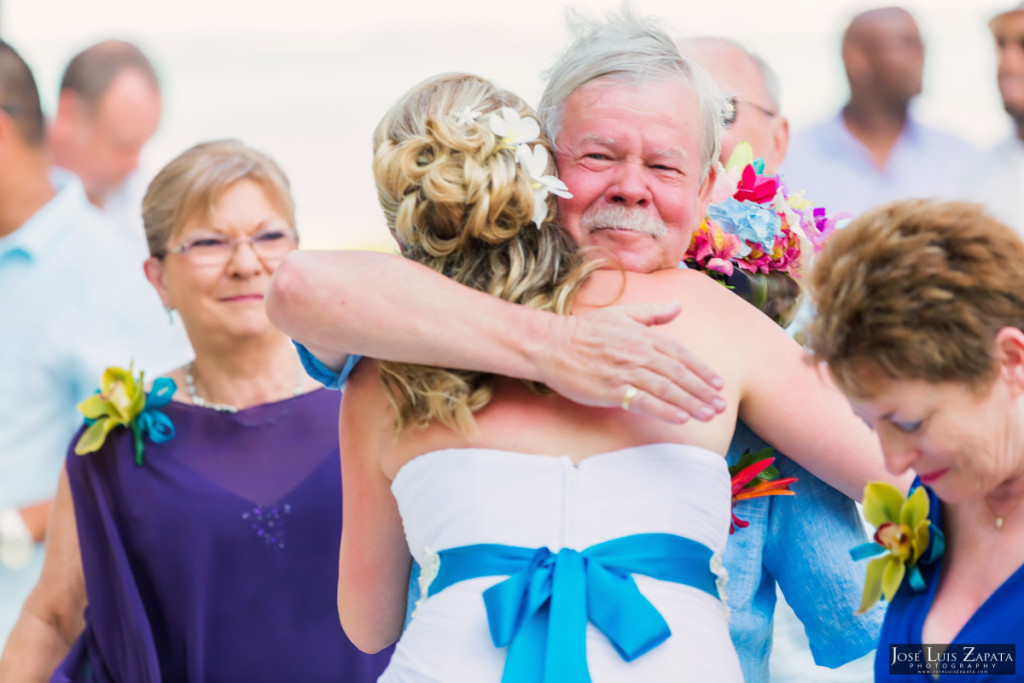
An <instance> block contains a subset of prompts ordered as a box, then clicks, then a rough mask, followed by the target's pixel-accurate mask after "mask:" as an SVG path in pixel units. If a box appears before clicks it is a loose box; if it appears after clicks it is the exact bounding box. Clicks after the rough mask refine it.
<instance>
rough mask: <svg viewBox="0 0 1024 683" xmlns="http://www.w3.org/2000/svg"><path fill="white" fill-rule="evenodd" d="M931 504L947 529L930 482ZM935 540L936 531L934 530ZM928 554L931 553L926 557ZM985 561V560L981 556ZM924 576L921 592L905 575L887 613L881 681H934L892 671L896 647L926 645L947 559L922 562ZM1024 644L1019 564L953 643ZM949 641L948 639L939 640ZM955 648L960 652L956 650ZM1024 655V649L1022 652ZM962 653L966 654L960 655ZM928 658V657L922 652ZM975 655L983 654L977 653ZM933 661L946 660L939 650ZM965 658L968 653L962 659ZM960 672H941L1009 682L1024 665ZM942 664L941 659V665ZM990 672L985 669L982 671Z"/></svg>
mask: <svg viewBox="0 0 1024 683" xmlns="http://www.w3.org/2000/svg"><path fill="white" fill-rule="evenodd" d="M921 485H922V484H921V482H920V480H915V481H914V485H913V487H912V488H911V490H913V489H915V488H917V487H918V486H921ZM924 489H925V491H927V492H928V500H929V503H930V508H929V512H928V519H929V520H931V523H932V524H933V525H934V526H937V527H939V528H940V529H941V528H942V504H941V502H940V501H939V498H938V496H936V495H935V494H934V493H932V491H931V489H929V488H928V487H927V486H925V487H924ZM932 538H933V540H934V534H932ZM927 554H928V553H927V552H926V553H925V555H927ZM979 561H980V560H979ZM919 566H920V569H921V577H922V578H923V579H924V582H925V589H924V590H923V591H921V592H920V593H918V592H915V591H914V589H913V588H911V587H910V583H909V581H907V580H906V579H904V581H903V583H902V585H900V588H899V590H898V591H897V592H896V595H895V596H894V597H893V600H892V602H891V603H889V609H888V611H887V612H886V613H885V621H884V622H883V623H882V634H881V637H880V638H879V643H878V652H877V654H876V655H875V680H876V681H895V682H897V683H926V682H927V681H929V680H935V679H931V678H930V677H929V676H927V675H922V674H890V673H889V670H890V668H889V667H890V662H891V661H892V657H893V652H892V646H893V645H906V644H917V645H920V644H921V642H922V640H921V630H922V628H923V627H924V620H925V617H926V616H927V615H928V611H929V610H930V609H931V606H932V602H933V601H934V600H935V591H936V589H937V588H938V585H939V581H940V579H941V577H942V557H941V556H940V557H938V558H937V559H936V560H935V561H934V562H932V563H930V564H929V563H925V562H923V561H922V562H920V563H919ZM1021 642H1024V567H1019V568H1018V569H1017V571H1016V572H1014V573H1013V575H1012V576H1010V578H1009V579H1007V580H1006V582H1005V583H1003V585H1001V586H1000V587H999V588H998V589H996V591H995V592H994V593H993V594H992V595H991V596H989V598H988V600H986V601H985V602H984V604H982V605H981V607H979V608H978V611H977V612H975V613H974V614H973V615H972V616H971V618H970V619H969V620H968V621H967V623H966V624H964V627H963V628H962V629H961V630H960V632H959V633H958V634H957V635H956V637H955V638H954V639H953V642H952V644H961V645H999V644H1019V643H1021ZM935 644H939V645H945V643H935ZM950 652H954V650H952V649H951V650H950ZM1018 653H1019V654H1024V648H1022V650H1018ZM958 654H961V653H958ZM920 656H921V657H922V659H924V658H925V657H927V656H928V655H927V654H926V653H923V652H922V653H921V655H920ZM973 657H978V655H977V653H975V654H974V655H973ZM931 658H932V660H933V661H937V660H938V659H940V658H941V655H940V654H938V653H936V652H934V651H933V653H932V654H931ZM960 659H963V657H960ZM963 664H964V663H963V662H958V666H961V668H959V669H958V670H957V671H956V672H951V673H947V674H945V675H943V674H942V673H941V668H940V673H939V678H938V680H939V681H940V682H945V681H950V682H951V683H952V682H956V683H966V682H967V681H991V682H992V683H1009V682H1010V681H1019V680H1024V667H1021V665H1019V664H1017V665H1016V671H1017V675H1015V676H1008V675H1001V674H1000V675H997V674H992V673H988V674H986V673H979V674H969V675H967V674H965V673H964V672H965V671H969V670H971V669H970V668H967V669H964V668H962V665H963ZM939 666H940V667H941V666H942V664H941V662H940V663H939ZM981 670H982V671H984V669H981Z"/></svg>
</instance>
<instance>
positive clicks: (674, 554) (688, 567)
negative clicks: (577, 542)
mask: <svg viewBox="0 0 1024 683" xmlns="http://www.w3.org/2000/svg"><path fill="white" fill-rule="evenodd" d="M439 556H440V558H441V566H440V569H439V571H438V574H437V576H436V577H435V578H434V580H433V581H432V582H431V584H430V592H431V594H433V593H437V592H439V591H441V590H444V589H445V588H447V587H448V586H450V585H452V584H455V583H458V582H459V581H463V580H466V579H472V578H478V577H482V576H497V575H508V577H509V578H508V579H506V580H505V581H502V582H501V583H498V584H496V585H494V586H492V587H491V588H489V589H487V590H486V591H484V594H483V598H484V605H485V606H486V608H487V621H488V625H489V627H490V632H491V641H492V642H493V643H494V645H495V647H506V646H507V647H508V655H507V657H506V659H505V670H504V673H503V674H502V678H501V680H502V683H538V682H541V683H589V681H590V674H589V672H588V670H587V652H586V633H587V629H586V626H587V621H588V620H589V621H592V622H594V625H595V626H597V627H598V628H599V629H600V630H601V631H602V632H603V633H604V634H605V635H606V636H608V639H609V640H610V641H611V643H612V645H613V646H614V647H615V650H616V651H617V652H618V653H619V656H621V657H622V658H623V659H624V660H625V661H627V662H631V661H633V660H634V659H636V658H637V657H639V656H640V655H642V654H644V653H645V652H648V651H649V650H651V649H652V648H654V647H656V646H658V645H659V644H661V643H662V642H664V641H665V639H667V638H668V637H669V636H670V635H672V633H671V631H670V630H669V627H668V624H667V623H666V622H665V619H664V618H663V617H662V616H661V614H660V613H659V612H658V610H657V609H656V608H655V607H654V605H652V604H651V603H650V601H648V600H647V598H645V597H644V596H643V594H642V593H641V592H640V590H639V589H638V588H637V586H636V583H635V582H634V581H633V577H632V576H631V574H644V575H646V576H650V577H653V578H656V579H661V580H663V581H672V582H674V583H680V584H685V585H688V586H693V587H694V588H698V589H700V590H703V591H705V592H706V593H709V594H710V595H712V596H714V597H715V598H718V597H719V595H718V589H717V587H716V583H715V580H716V577H715V575H714V573H713V572H712V571H711V567H710V562H711V556H712V552H711V549H710V548H708V547H707V546H705V545H703V544H701V543H698V542H696V541H693V540H691V539H688V538H683V537H682V536H675V535H672V534H636V535H633V536H625V537H623V538H617V539H614V540H611V541H607V542H605V543H599V544H597V545H594V546H591V547H589V548H587V549H586V550H583V551H582V552H581V551H577V550H572V549H570V548H563V549H561V550H559V551H558V552H557V553H553V552H551V551H550V550H549V549H547V548H538V549H533V548H519V547H515V546H507V545H494V544H478V545H469V546H462V547H459V548H451V549H448V550H443V551H441V552H440V553H439Z"/></svg>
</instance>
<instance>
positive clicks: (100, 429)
mask: <svg viewBox="0 0 1024 683" xmlns="http://www.w3.org/2000/svg"><path fill="white" fill-rule="evenodd" d="M132 367H133V366H132V365H129V366H128V369H127V370H125V369H124V368H118V367H110V368H107V369H106V370H104V371H103V377H102V378H101V379H100V388H99V391H97V392H96V393H95V394H93V395H92V396H90V397H89V398H87V399H85V400H84V401H82V402H81V403H79V404H78V410H79V411H80V412H81V413H82V414H83V415H84V416H85V423H86V424H87V425H89V428H88V429H86V430H85V431H84V432H82V436H81V437H79V439H78V443H76V444H75V453H76V454H77V455H85V454H86V453H93V452H95V451H98V450H99V449H100V447H101V446H103V443H104V442H105V441H106V440H107V435H108V434H110V432H111V430H113V429H115V428H116V427H127V428H128V429H131V430H132V434H133V435H134V437H135V438H134V444H135V464H136V465H140V466H141V465H142V462H143V451H144V446H143V441H142V437H143V435H146V434H148V435H149V438H150V440H151V441H153V442H154V443H163V442H165V441H167V440H169V439H170V438H171V437H173V436H174V425H173V424H172V423H171V420H170V418H168V417H167V416H166V415H164V414H163V413H162V412H160V411H159V410H157V409H158V408H162V407H163V406H165V405H167V404H168V403H170V401H171V396H173V395H174V392H175V390H176V389H177V385H176V384H175V383H174V380H172V379H169V378H167V377H161V378H159V379H157V380H156V381H155V382H153V390H152V391H151V392H150V393H149V394H148V395H147V394H146V392H145V391H144V390H143V386H144V385H143V381H142V380H143V377H144V376H145V374H146V373H144V372H139V376H138V377H135V376H134V375H133V374H132Z"/></svg>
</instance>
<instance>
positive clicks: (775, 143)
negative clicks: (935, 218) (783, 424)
mask: <svg viewBox="0 0 1024 683" xmlns="http://www.w3.org/2000/svg"><path fill="white" fill-rule="evenodd" d="M679 49H680V51H681V52H682V53H683V55H684V56H686V57H690V58H691V59H694V60H695V61H696V62H697V63H698V64H700V65H701V66H702V67H704V69H705V70H706V71H707V72H708V73H709V74H710V75H711V77H712V78H713V79H714V81H715V83H716V84H717V85H718V86H719V87H720V88H722V90H723V91H725V94H726V97H727V98H728V99H727V101H728V107H727V110H726V117H725V123H726V125H725V128H724V129H723V130H722V154H721V157H720V159H721V162H722V163H723V164H725V163H727V162H728V160H729V157H730V156H731V155H732V153H733V150H734V149H735V148H736V145H737V144H739V143H740V142H747V143H749V144H750V145H751V147H752V149H753V155H754V157H755V158H761V159H763V160H764V165H765V169H764V170H765V173H766V174H773V173H777V172H778V168H779V165H780V164H782V163H783V161H784V160H785V158H786V152H787V149H788V147H789V122H788V121H787V120H786V118H785V116H784V115H783V113H782V109H781V106H780V85H779V79H778V77H777V76H776V75H775V72H774V70H773V69H772V68H771V66H770V65H769V64H768V63H767V62H765V61H764V60H763V59H761V58H760V57H759V56H757V55H756V54H753V53H752V52H750V51H749V50H747V49H746V48H745V47H744V46H743V45H741V44H739V43H737V42H735V41H733V40H729V39H727V38H718V37H711V36H701V37H695V38H689V39H686V40H683V41H681V42H680V44H679ZM800 189H802V188H800V187H793V186H790V190H791V191H799V190H800ZM809 198H810V199H811V200H812V201H816V199H817V198H816V197H814V196H813V195H812V196H810V197H809ZM735 274H736V275H740V276H742V277H748V278H755V277H759V278H772V279H774V280H775V281H776V282H778V281H781V280H785V281H788V282H786V286H778V287H774V288H773V289H772V290H771V291H773V292H775V296H776V298H782V299H783V301H782V302H780V303H779V304H778V305H776V306H775V308H776V309H777V310H786V308H788V307H789V306H790V305H792V304H791V303H789V302H790V301H791V300H792V299H795V298H796V297H797V296H798V295H799V293H800V285H799V284H798V283H797V282H796V281H794V279H793V278H792V277H791V276H790V275H789V274H787V273H780V272H773V273H768V274H764V275H762V274H748V273H747V272H746V271H743V270H741V269H739V268H737V269H736V270H735ZM737 291H743V288H742V287H738V288H737ZM766 446H768V444H767V443H765V442H764V441H763V440H762V439H761V438H760V437H758V436H757V435H756V434H754V433H753V432H752V431H751V430H750V429H749V428H748V427H747V426H746V425H745V424H744V423H743V422H742V421H738V422H737V424H736V435H735V436H734V437H733V442H732V445H731V446H730V448H729V456H728V460H729V464H730V465H732V464H735V463H736V461H737V460H738V459H739V457H740V456H741V455H742V454H743V452H744V451H746V450H750V451H752V452H757V451H759V450H760V449H762V448H764V447H766ZM775 457H776V460H775V463H774V465H775V466H776V467H777V468H778V469H779V472H780V476H783V477H798V478H799V483H798V484H797V485H796V486H795V490H798V491H799V494H798V495H797V496H796V498H793V499H780V498H777V497H765V498H758V499H755V500H751V501H747V502H746V504H747V505H749V506H750V508H749V509H751V510H754V509H756V516H757V517H763V518H765V519H767V520H769V521H768V524H767V527H768V528H770V529H771V530H772V532H771V533H761V534H757V533H751V534H748V533H746V532H747V531H750V529H745V530H744V533H738V534H734V536H733V537H732V538H731V539H730V543H729V545H728V546H727V548H726V561H727V562H728V563H729V567H730V576H729V581H730V589H731V590H730V593H729V606H730V609H731V610H732V616H731V618H730V620H729V628H730V630H731V631H732V636H733V640H734V641H735V642H736V643H747V644H748V648H750V649H751V650H753V651H754V652H758V653H761V654H762V657H761V658H760V659H756V660H755V659H750V660H741V662H742V663H743V664H744V667H745V668H744V675H745V677H746V679H747V680H748V681H767V680H769V677H771V678H773V679H775V680H780V681H787V680H789V681H791V680H800V679H801V678H802V677H807V680H811V679H813V680H814V681H819V682H824V681H862V680H866V679H867V678H869V677H870V675H871V665H872V662H873V657H872V655H871V653H873V651H874V648H875V643H876V641H877V639H878V630H879V628H880V626H881V619H882V610H881V609H876V610H874V611H872V612H871V613H869V614H867V615H864V616H855V615H854V611H855V610H856V609H857V606H858V598H857V590H856V587H857V586H859V585H860V583H861V582H862V580H863V570H862V569H861V567H860V566H858V565H857V564H856V563H855V562H853V560H851V559H850V555H849V553H848V550H849V549H850V548H852V547H854V546H856V545H858V544H860V543H863V542H864V541H865V540H866V537H865V533H864V528H863V525H862V524H861V521H860V517H859V515H858V513H857V510H856V506H855V504H854V502H853V501H852V500H851V499H850V498H849V497H847V496H846V495H844V494H843V493H842V492H840V491H837V490H836V489H834V488H832V487H831V486H829V485H828V484H826V483H824V482H823V481H821V480H820V479H818V478H817V477H815V476H814V475H812V474H811V473H810V472H808V471H807V470H806V469H804V468H803V467H801V466H800V465H798V464H796V463H795V462H793V461H792V460H790V459H789V458H787V457H786V456H785V455H783V454H782V453H779V452H776V454H775ZM808 510H813V511H814V513H813V514H808ZM817 524H820V525H821V526H819V527H815V525H817ZM826 530H827V531H826ZM805 534H806V535H809V536H817V537H819V538H820V539H822V540H821V541H820V543H819V544H818V545H817V550H816V552H815V553H813V554H811V555H809V556H807V557H806V558H805V559H806V564H805V565H804V566H803V567H801V569H800V570H799V571H793V570H792V567H789V566H787V554H788V552H789V549H790V548H792V547H793V544H794V543H799V542H800V541H799V538H801V537H802V536H803V535H805ZM762 565H763V566H762ZM804 572H806V573H804ZM812 576H813V577H814V580H811V577H812ZM777 583H778V590H777V589H776V584H777ZM777 597H778V598H780V600H779V603H778V604H776V598H777ZM787 598H788V600H789V601H791V602H792V603H793V605H794V606H795V608H796V611H795V612H794V608H793V607H790V606H789V603H788V602H787V601H786V599H787ZM748 605H749V606H748ZM822 605H830V606H831V608H830V609H823V608H822V607H821V606H822ZM773 614H774V634H773V628H772V626H773ZM769 654H770V655H771V659H770V660H769ZM858 658H859V659H858ZM852 660H856V661H855V662H852ZM825 667H832V668H833V669H834V668H836V667H839V668H838V670H836V671H832V670H831V669H829V668H825ZM769 669H770V673H769Z"/></svg>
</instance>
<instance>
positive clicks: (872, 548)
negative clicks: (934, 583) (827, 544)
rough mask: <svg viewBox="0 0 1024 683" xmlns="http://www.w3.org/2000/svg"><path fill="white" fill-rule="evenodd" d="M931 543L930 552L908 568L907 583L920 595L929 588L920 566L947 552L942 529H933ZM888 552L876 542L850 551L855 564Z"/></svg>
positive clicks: (934, 527)
mask: <svg viewBox="0 0 1024 683" xmlns="http://www.w3.org/2000/svg"><path fill="white" fill-rule="evenodd" d="M931 541H932V542H931V546H930V547H929V548H928V551H927V552H926V553H925V554H924V555H923V556H921V558H920V559H919V560H918V562H915V563H914V564H913V565H911V566H910V567H908V568H907V581H908V582H909V583H910V587H911V588H913V589H914V591H915V592H917V593H920V592H921V591H923V590H924V589H925V588H927V586H926V585H925V582H924V577H922V576H921V568H920V567H919V566H918V565H919V564H920V563H921V562H924V563H926V564H931V563H932V562H934V561H935V560H937V559H939V558H940V557H942V553H943V552H945V550H946V537H945V535H944V534H943V533H942V529H940V528H939V527H937V526H932V527H931ZM887 552H889V549H888V548H886V547H885V546H884V545H879V544H878V543H876V542H874V541H868V542H867V543H861V544H860V545H859V546H857V547H856V548H853V549H852V550H851V551H850V557H852V558H853V560H854V561H855V562H859V561H860V560H866V559H867V558H869V557H877V556H878V555H881V554H882V553H887Z"/></svg>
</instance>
